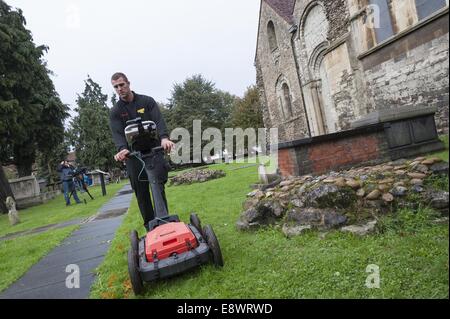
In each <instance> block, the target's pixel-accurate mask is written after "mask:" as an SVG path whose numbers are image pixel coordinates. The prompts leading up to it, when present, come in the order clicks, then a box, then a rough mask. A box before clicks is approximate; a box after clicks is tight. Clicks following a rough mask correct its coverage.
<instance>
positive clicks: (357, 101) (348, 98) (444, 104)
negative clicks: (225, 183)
mask: <svg viewBox="0 0 450 319" xmlns="http://www.w3.org/2000/svg"><path fill="white" fill-rule="evenodd" d="M448 1H449V0H262V1H261V8H260V18H259V31H258V44H257V52H256V58H255V66H256V70H257V85H258V88H259V91H260V97H261V103H262V104H263V110H264V122H265V126H266V127H278V129H279V140H280V142H281V143H283V142H289V141H295V140H301V139H304V138H309V137H314V136H321V135H326V134H331V133H335V132H341V131H345V130H349V129H350V128H351V123H352V122H353V121H355V120H357V119H359V118H361V117H362V116H364V115H366V114H369V113H371V112H374V111H380V110H385V109H393V108H396V107H403V106H414V107H418V106H419V107H421V106H423V107H429V106H434V107H436V108H437V112H436V115H435V120H436V125H437V128H438V131H439V132H440V133H442V132H448V105H449V94H448V86H449V81H448V75H449V72H448V71H449V57H448V48H449V33H448V27H449V21H448V20H449V19H448V12H449V3H448Z"/></svg>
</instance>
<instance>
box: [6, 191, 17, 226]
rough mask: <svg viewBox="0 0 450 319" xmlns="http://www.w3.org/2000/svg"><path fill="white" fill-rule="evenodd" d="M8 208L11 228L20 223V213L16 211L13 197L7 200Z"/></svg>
mask: <svg viewBox="0 0 450 319" xmlns="http://www.w3.org/2000/svg"><path fill="white" fill-rule="evenodd" d="M6 207H7V208H8V217H9V223H10V224H11V226H14V225H17V224H18V223H20V219H19V212H18V211H17V209H16V202H15V201H14V199H13V198H12V197H11V196H8V197H7V198H6Z"/></svg>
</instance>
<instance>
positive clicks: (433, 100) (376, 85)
mask: <svg viewBox="0 0 450 319" xmlns="http://www.w3.org/2000/svg"><path fill="white" fill-rule="evenodd" d="M448 45H449V34H448V14H447V15H443V16H441V17H439V18H438V19H436V20H434V21H431V22H430V23H428V24H426V25H424V26H422V27H421V28H420V29H418V30H416V31H414V32H412V33H409V34H407V35H405V36H404V37H402V38H399V39H398V40H397V41H395V42H392V43H390V44H389V45H387V46H385V47H383V48H381V49H380V50H378V51H375V52H373V53H371V54H369V55H366V56H363V57H362V59H361V60H362V64H363V66H364V69H365V78H366V81H367V88H368V93H369V95H370V96H371V100H372V103H373V104H374V108H375V109H378V110H382V109H386V108H396V107H400V106H413V105H416V106H424V107H425V106H436V107H437V108H438V111H437V113H436V124H437V127H438V130H439V133H448V116H449V113H448V105H449V93H448V87H449V80H448V73H449V64H448Z"/></svg>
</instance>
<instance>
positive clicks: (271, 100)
mask: <svg viewBox="0 0 450 319" xmlns="http://www.w3.org/2000/svg"><path fill="white" fill-rule="evenodd" d="M269 21H272V22H273V23H274V27H275V34H276V40H277V44H278V47H277V48H276V49H275V50H271V48H270V47H269V41H268V38H269V35H268V32H267V26H268V23H269ZM289 27H290V24H289V23H288V22H287V21H286V20H284V19H283V18H281V17H280V16H279V15H278V14H277V13H276V12H275V11H274V10H273V9H272V8H271V7H270V6H269V5H268V4H267V3H265V2H264V1H263V2H262V7H261V19H260V28H259V34H258V48H257V55H256V61H255V63H256V68H257V70H258V72H257V73H258V74H261V75H262V77H260V78H258V87H259V88H260V91H263V92H264V93H261V94H260V96H262V97H263V103H264V102H265V103H267V107H263V108H264V109H266V112H265V113H266V115H265V116H264V119H265V121H264V123H265V126H266V127H278V128H279V138H280V139H281V140H283V141H288V140H295V139H299V138H304V137H306V136H308V135H309V132H308V125H307V123H306V118H305V111H304V104H303V97H302V93H301V89H300V83H299V76H298V73H297V68H296V64H295V58H294V55H293V54H294V53H293V50H292V46H291V34H290V33H289V32H288V31H287V30H288V29H289ZM283 83H286V84H287V85H288V87H289V90H290V100H291V106H292V114H287V112H285V109H283V107H284V103H285V101H284V100H283V98H284V97H283V95H282V93H283V92H281V87H282V85H283ZM264 100H265V101H264ZM268 124H269V125H268Z"/></svg>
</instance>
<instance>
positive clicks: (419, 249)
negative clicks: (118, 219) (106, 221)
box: [91, 150, 449, 299]
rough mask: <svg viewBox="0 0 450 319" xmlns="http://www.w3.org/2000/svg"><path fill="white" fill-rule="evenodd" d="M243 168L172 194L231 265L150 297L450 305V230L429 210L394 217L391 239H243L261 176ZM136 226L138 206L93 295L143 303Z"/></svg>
mask: <svg viewBox="0 0 450 319" xmlns="http://www.w3.org/2000/svg"><path fill="white" fill-rule="evenodd" d="M447 158H448V150H447ZM242 166H246V165H245V164H230V165H225V164H219V165H214V166H210V168H214V169H223V170H224V171H225V172H226V173H227V176H226V177H224V178H221V179H217V180H213V181H209V182H207V183H201V184H193V185H185V186H171V187H168V188H167V192H166V193H167V196H168V202H169V209H170V211H171V213H172V214H178V215H179V216H180V218H181V219H182V220H183V221H185V222H188V221H189V213H190V212H191V211H195V212H197V213H198V215H199V217H200V219H201V221H202V224H203V226H204V225H206V224H211V225H212V226H213V228H214V231H215V233H216V235H217V237H218V239H219V242H220V246H221V248H222V254H223V258H224V261H225V266H224V267H223V269H216V268H214V267H213V266H212V265H206V266H203V267H202V268H201V269H197V270H195V271H193V272H189V273H185V274H183V275H181V276H178V277H175V278H172V279H168V280H164V281H159V282H155V283H151V284H147V286H146V287H147V290H146V291H147V293H146V295H145V296H144V298H177V299H184V298H448V296H449V294H448V287H449V280H448V279H449V278H448V270H449V269H448V266H449V263H448V257H449V254H448V249H449V238H448V224H443V225H442V224H441V225H439V224H433V223H431V222H430V220H431V219H432V218H431V217H430V212H429V211H428V210H426V209H423V210H421V211H419V212H418V213H417V214H412V213H411V212H406V213H405V212H402V213H399V214H398V215H397V216H396V217H395V218H392V217H391V218H386V219H384V220H383V223H382V225H383V227H384V229H385V231H384V232H383V233H380V234H377V235H372V236H369V237H364V238H360V237H356V236H354V235H351V234H344V233H340V232H335V231H332V232H329V233H328V234H326V235H325V238H323V236H321V235H320V234H319V233H318V232H315V231H312V232H309V233H306V234H305V235H302V236H300V237H296V238H292V239H287V238H286V237H285V236H284V235H283V234H282V232H281V230H279V229H276V228H274V227H270V228H265V229H261V230H259V231H257V232H253V233H249V232H240V231H238V230H237V229H236V227H235V223H236V221H237V220H238V217H239V215H240V213H241V211H242V203H243V201H244V200H245V196H246V194H247V193H248V192H249V191H250V188H249V185H250V184H252V183H255V182H256V181H257V179H258V175H257V167H255V166H253V167H247V168H243V169H237V170H230V169H231V168H238V167H242ZM399 225H401V226H404V227H398V226H399ZM403 228H405V229H403ZM131 229H137V230H138V232H139V235H140V236H142V235H143V234H144V233H145V232H144V229H143V227H142V221H141V216H140V214H139V210H138V207H137V203H136V200H133V202H132V205H131V207H130V210H129V212H128V214H127V216H126V217H125V219H124V223H123V224H122V225H121V227H120V228H119V229H118V231H117V233H116V237H115V239H114V240H113V242H112V245H111V248H110V250H109V252H108V254H107V256H106V258H105V260H104V262H103V264H102V265H101V266H100V267H99V268H98V278H97V281H96V283H95V284H94V286H93V288H92V290H91V298H135V296H134V294H133V292H132V290H131V284H130V281H129V277H128V268H127V257H126V255H127V250H128V248H129V240H128V234H129V231H130V230H131ZM372 264H374V265H377V266H378V267H379V271H380V278H381V279H380V288H379V289H369V288H367V287H366V285H365V284H366V279H367V277H368V275H370V273H368V272H366V269H367V267H368V266H369V265H372Z"/></svg>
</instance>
